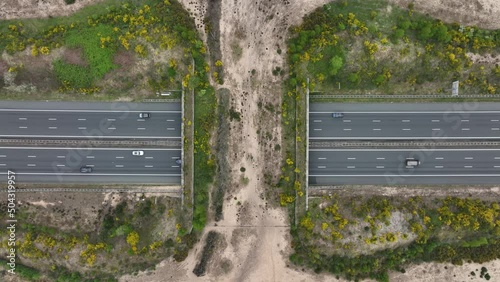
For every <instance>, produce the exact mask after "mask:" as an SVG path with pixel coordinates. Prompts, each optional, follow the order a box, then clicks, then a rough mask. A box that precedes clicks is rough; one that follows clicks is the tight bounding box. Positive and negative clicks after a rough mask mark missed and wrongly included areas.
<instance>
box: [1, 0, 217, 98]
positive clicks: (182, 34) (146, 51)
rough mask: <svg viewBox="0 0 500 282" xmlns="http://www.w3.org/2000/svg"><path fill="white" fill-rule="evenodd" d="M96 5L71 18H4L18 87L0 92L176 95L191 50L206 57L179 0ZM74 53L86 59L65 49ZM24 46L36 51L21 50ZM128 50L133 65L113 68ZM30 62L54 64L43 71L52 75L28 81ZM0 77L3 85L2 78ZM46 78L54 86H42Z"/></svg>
mask: <svg viewBox="0 0 500 282" xmlns="http://www.w3.org/2000/svg"><path fill="white" fill-rule="evenodd" d="M111 3H112V4H111ZM96 6H97V7H94V6H89V7H86V8H84V9H82V10H81V11H78V12H77V13H75V14H74V15H73V16H71V17H61V18H50V19H30V20H22V21H1V22H0V52H3V51H6V52H7V55H8V56H9V69H10V72H9V76H12V77H14V78H15V77H19V78H18V79H17V80H16V84H15V85H14V84H12V83H10V84H8V85H5V86H6V87H3V88H2V89H0V95H4V96H5V98H10V97H12V96H15V97H18V96H19V98H22V97H24V96H20V95H21V94H19V93H21V92H23V94H25V92H26V90H27V88H26V87H28V88H29V89H28V90H30V92H32V93H33V94H36V95H32V96H30V98H31V99H33V98H35V99H36V98H39V99H47V98H54V97H56V96H57V95H59V94H58V93H75V92H76V93H86V94H94V95H93V98H94V99H95V98H97V97H99V98H100V97H102V96H104V97H105V98H108V99H110V97H113V96H123V95H127V96H129V97H128V98H129V99H134V98H135V97H136V96H142V97H148V96H149V97H156V92H158V91H163V90H166V89H168V90H170V89H174V90H179V89H180V88H181V84H182V79H183V77H184V76H185V75H186V74H187V73H189V70H188V65H190V64H191V63H192V60H191V51H192V50H193V49H198V50H199V51H200V52H201V53H204V52H205V49H204V47H203V44H201V41H199V40H197V33H196V31H195V27H194V22H193V21H192V19H191V18H190V17H189V15H188V13H187V12H186V11H184V10H183V8H182V6H181V5H180V4H179V3H178V2H177V1H175V0H174V1H159V0H148V1H146V2H142V3H140V5H139V4H138V1H128V0H117V1H104V2H103V3H99V4H97V5H96ZM73 48H78V49H79V50H80V49H81V50H82V52H83V58H81V59H80V60H83V62H82V61H78V62H75V61H74V60H71V58H69V59H70V60H67V59H68V51H67V50H68V49H73ZM26 49H28V50H30V51H31V52H29V53H21V52H22V51H24V50H26ZM61 51H62V52H61ZM124 53H125V54H128V55H130V54H133V58H132V60H130V62H132V65H130V63H129V66H128V68H123V65H124V64H121V65H118V64H115V63H114V62H115V61H116V59H115V56H117V54H124ZM118 59H119V60H120V58H118ZM122 59H123V58H122ZM33 60H35V61H36V60H39V61H51V63H52V65H53V68H47V67H46V68H45V70H44V72H48V73H50V74H51V75H46V76H45V77H41V78H40V79H38V77H34V78H33V77H31V78H30V77H26V76H24V78H23V76H22V72H23V71H24V70H26V71H27V72H33V70H32V69H33V66H32V64H31V63H30V62H31V61H33ZM119 60H118V61H119ZM120 67H121V69H120ZM207 71H208V70H207ZM0 75H1V76H2V80H4V76H5V73H1V74H0ZM20 78H21V79H20ZM38 80H40V81H38ZM46 80H52V81H54V82H53V83H44V84H43V83H42V82H41V81H46ZM21 86H22V87H21ZM54 86H55V87H54ZM30 87H31V88H30ZM16 93H18V94H16ZM177 96H178V94H177ZM66 97H67V99H76V98H79V96H75V95H72V96H66ZM174 98H178V97H174Z"/></svg>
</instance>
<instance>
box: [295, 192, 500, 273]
mask: <svg viewBox="0 0 500 282" xmlns="http://www.w3.org/2000/svg"><path fill="white" fill-rule="evenodd" d="M310 205H311V206H310V209H309V212H307V213H306V214H304V215H303V216H302V217H301V218H300V220H299V224H298V226H297V227H296V229H294V231H293V234H294V239H293V240H294V243H293V245H294V246H296V248H295V251H296V252H295V254H293V255H292V256H291V258H290V259H291V260H292V261H293V262H294V263H297V264H305V265H308V266H310V267H311V268H313V269H315V270H316V271H317V272H320V271H329V272H332V273H335V274H342V275H344V276H345V277H346V278H348V279H364V278H372V279H377V280H378V281H387V279H388V278H387V277H388V271H402V270H403V269H404V267H405V266H406V265H408V263H410V262H422V261H438V262H451V263H453V264H458V265H461V264H462V263H463V261H474V262H477V263H483V262H486V261H489V260H493V259H497V258H499V257H500V255H499V253H498V250H499V249H498V248H500V205H499V203H497V202H485V201H481V200H477V199H470V198H455V197H447V198H443V199H425V200H424V199H423V198H421V197H411V198H409V199H399V198H391V197H369V198H368V197H366V198H364V197H360V196H355V197H350V196H343V197H340V196H339V195H337V194H332V195H330V196H323V197H321V198H315V199H310Z"/></svg>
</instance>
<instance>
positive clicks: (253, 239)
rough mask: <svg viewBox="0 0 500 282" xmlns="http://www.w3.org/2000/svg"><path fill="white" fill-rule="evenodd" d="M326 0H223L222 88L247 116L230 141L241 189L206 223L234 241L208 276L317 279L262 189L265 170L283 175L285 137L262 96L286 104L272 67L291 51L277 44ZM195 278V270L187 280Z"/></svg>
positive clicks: (236, 184)
mask: <svg viewBox="0 0 500 282" xmlns="http://www.w3.org/2000/svg"><path fill="white" fill-rule="evenodd" d="M326 2H327V1H326V0H315V1H281V0H280V1H278V0H272V1H269V0H264V1H256V2H255V1H237V0H231V1H222V4H221V9H222V14H221V21H220V34H221V38H220V41H221V51H222V62H223V64H224V68H225V83H224V85H222V86H220V87H224V88H227V89H229V90H230V91H231V99H230V104H231V106H232V107H234V109H235V110H236V111H238V112H240V113H241V122H237V121H233V122H232V123H231V139H230V140H229V148H230V154H229V163H230V164H231V166H232V172H233V175H232V179H233V181H232V182H233V187H235V188H234V190H233V191H227V192H226V196H227V199H226V201H225V203H224V219H223V220H222V221H220V222H218V223H217V225H218V226H217V227H216V226H211V227H208V228H207V230H206V232H208V231H209V230H216V231H218V232H220V233H222V234H224V235H225V237H226V240H227V242H228V244H227V246H225V249H224V250H220V252H218V254H216V255H215V257H214V259H213V262H212V264H211V266H210V267H209V271H208V275H207V277H206V278H203V280H212V279H216V280H217V281H282V280H283V277H287V280H290V281H304V280H311V279H312V278H313V276H309V275H308V274H302V275H298V273H295V271H294V270H291V269H289V268H287V266H286V261H287V258H286V257H287V256H288V253H289V248H290V247H289V240H288V237H289V228H288V219H287V216H286V214H285V213H284V212H283V211H282V210H280V209H273V208H270V207H268V206H267V205H266V200H265V198H264V196H263V195H264V194H265V193H264V192H265V191H264V189H265V187H264V183H263V182H264V181H263V179H264V177H263V175H264V173H265V172H267V173H271V174H274V175H278V174H279V167H280V161H281V156H280V155H279V154H280V153H279V151H275V150H274V149H273V148H274V145H275V144H278V143H279V142H280V140H281V130H280V124H281V120H280V116H279V115H276V114H272V115H271V114H269V113H263V109H259V107H258V103H259V102H262V104H264V105H265V104H270V105H273V106H274V107H275V108H276V109H279V107H280V104H281V99H280V94H281V79H282V78H281V77H276V76H273V75H272V69H274V68H275V67H281V68H283V67H284V66H285V60H286V55H285V52H283V53H282V54H281V55H280V54H278V53H277V49H278V48H281V49H283V50H286V47H285V40H286V35H287V29H288V27H289V26H290V25H295V24H298V23H299V21H300V19H301V18H302V16H303V15H304V14H306V13H308V12H310V11H312V10H313V9H315V8H316V7H318V6H320V5H322V4H324V3H326ZM189 3H191V6H190V4H189ZM184 4H185V5H186V7H189V8H190V10H191V11H198V12H197V13H195V14H194V15H195V16H196V15H197V14H198V15H199V16H204V12H203V11H204V9H203V7H206V5H207V4H206V2H205V1H199V3H197V4H195V6H193V2H192V1H184ZM200 22H201V21H199V20H197V23H200ZM238 47H239V48H241V50H242V53H240V54H239V55H237V54H236V53H237V52H235V50H237V49H238ZM252 72H253V73H254V74H253V75H252ZM259 129H260V132H261V133H260V134H258V133H257V132H258V130H259ZM264 132H269V133H270V134H271V135H272V136H273V139H272V141H264V139H265V138H264V137H263V135H264ZM241 167H244V168H245V172H244V176H245V177H247V178H248V179H249V181H248V184H246V185H245V184H241V181H240V178H241V175H242V173H241V172H240V168H241ZM229 196H230V197H229ZM235 198H236V199H237V200H235ZM238 202H240V203H241V204H240V205H239V204H237V203H238ZM239 226H245V227H244V228H240V227H239ZM199 249H201V248H199ZM196 253H197V254H193V255H191V256H190V257H189V258H188V260H187V261H186V264H187V266H188V267H189V268H190V269H192V268H193V267H194V264H195V263H196V261H195V259H196V257H197V255H198V253H199V250H198V251H197V252H196ZM228 261H230V263H227V262H228ZM222 262H226V266H227V267H226V268H225V270H221V267H220V266H221V265H222ZM228 264H229V266H228ZM195 278H196V277H195V276H194V274H191V271H189V272H188V277H187V279H188V280H192V279H195ZM315 280H316V278H315Z"/></svg>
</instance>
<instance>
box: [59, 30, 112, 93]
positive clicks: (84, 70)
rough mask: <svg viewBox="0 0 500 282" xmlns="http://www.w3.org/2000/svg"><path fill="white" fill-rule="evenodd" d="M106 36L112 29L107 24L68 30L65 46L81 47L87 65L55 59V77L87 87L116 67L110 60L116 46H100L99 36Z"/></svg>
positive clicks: (110, 34)
mask: <svg viewBox="0 0 500 282" xmlns="http://www.w3.org/2000/svg"><path fill="white" fill-rule="evenodd" d="M107 36H113V29H112V28H111V27H110V26H107V25H97V26H96V27H86V28H83V29H79V30H71V31H70V32H68V33H67V35H66V38H65V43H66V46H68V47H72V48H78V47H80V48H82V49H83V54H84V56H85V59H86V61H87V62H88V63H89V66H88V67H83V66H78V65H73V64H69V63H66V62H64V61H62V60H56V61H55V62H54V70H55V73H56V76H57V78H58V79H59V80H60V81H62V82H67V83H69V85H70V86H71V87H74V88H88V87H91V86H92V85H93V83H94V82H95V81H97V80H100V79H102V78H103V77H104V75H105V74H106V73H107V72H109V71H111V70H112V69H114V68H116V66H115V65H114V64H113V61H112V60H113V55H114V53H115V51H116V48H110V47H107V48H101V42H100V38H106V37H107Z"/></svg>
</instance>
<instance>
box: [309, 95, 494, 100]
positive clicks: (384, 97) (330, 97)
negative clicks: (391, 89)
mask: <svg viewBox="0 0 500 282" xmlns="http://www.w3.org/2000/svg"><path fill="white" fill-rule="evenodd" d="M309 98H310V99H332V98H333V99H390V98H392V99H441V98H445V99H460V98H479V99H492V98H493V99H500V95H472V94H471V95H459V96H449V95H432V94H429V95H372V94H352V95H344V94H339V95H334V94H333V95H315V94H311V95H310V96H309Z"/></svg>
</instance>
